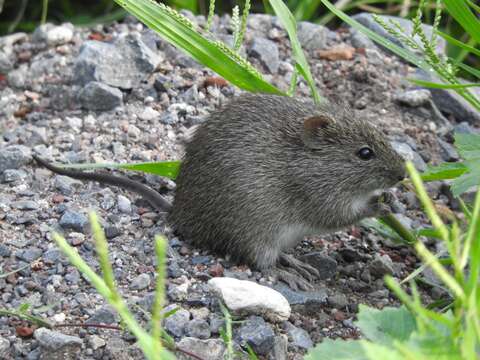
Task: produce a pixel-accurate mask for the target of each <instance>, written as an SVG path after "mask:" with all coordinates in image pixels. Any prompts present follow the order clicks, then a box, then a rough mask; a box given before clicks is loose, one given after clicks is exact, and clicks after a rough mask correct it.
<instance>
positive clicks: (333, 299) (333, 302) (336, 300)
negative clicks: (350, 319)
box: [327, 293, 348, 309]
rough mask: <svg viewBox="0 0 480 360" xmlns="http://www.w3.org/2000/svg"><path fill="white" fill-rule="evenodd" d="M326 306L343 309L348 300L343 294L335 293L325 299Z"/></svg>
mask: <svg viewBox="0 0 480 360" xmlns="http://www.w3.org/2000/svg"><path fill="white" fill-rule="evenodd" d="M327 301H328V305H330V306H331V307H332V308H335V309H343V308H345V307H346V306H347V305H348V300H347V297H346V296H345V294H341V293H336V294H334V295H332V296H329V297H328V298H327Z"/></svg>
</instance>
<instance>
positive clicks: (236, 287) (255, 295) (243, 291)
mask: <svg viewBox="0 0 480 360" xmlns="http://www.w3.org/2000/svg"><path fill="white" fill-rule="evenodd" d="M208 285H209V287H210V290H211V291H212V292H213V293H214V294H215V295H217V296H218V297H219V298H220V299H221V300H222V301H223V303H224V304H225V305H226V306H227V308H228V309H229V310H230V311H232V313H234V314H238V315H242V314H254V315H261V316H265V317H266V318H267V319H269V320H271V321H283V320H286V319H288V318H289V317H290V311H291V309H290V305H289V304H288V301H287V299H285V297H284V296H283V295H282V294H280V293H279V292H277V291H275V290H273V289H271V288H268V287H266V286H262V285H259V284H257V283H254V282H252V281H246V280H237V279H233V278H213V279H210V280H209V281H208Z"/></svg>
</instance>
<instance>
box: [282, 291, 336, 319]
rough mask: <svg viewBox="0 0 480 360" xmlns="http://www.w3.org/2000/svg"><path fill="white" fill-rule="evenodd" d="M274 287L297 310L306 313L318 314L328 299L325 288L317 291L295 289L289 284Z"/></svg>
mask: <svg viewBox="0 0 480 360" xmlns="http://www.w3.org/2000/svg"><path fill="white" fill-rule="evenodd" d="M274 289H275V290H277V291H278V292H280V293H281V294H282V295H283V296H285V298H286V299H287V300H288V302H289V304H290V305H291V306H292V307H293V308H294V309H295V310H296V311H299V312H302V313H305V314H316V313H318V312H319V311H320V310H321V309H322V308H323V307H324V306H325V303H326V301H327V292H326V291H325V289H319V290H315V291H293V290H292V289H290V287H288V286H287V285H283V284H277V285H275V286H274Z"/></svg>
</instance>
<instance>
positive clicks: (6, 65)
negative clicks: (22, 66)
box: [0, 51, 13, 74]
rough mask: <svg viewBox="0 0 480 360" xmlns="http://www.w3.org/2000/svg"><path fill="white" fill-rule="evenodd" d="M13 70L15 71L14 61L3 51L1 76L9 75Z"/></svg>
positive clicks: (0, 61)
mask: <svg viewBox="0 0 480 360" xmlns="http://www.w3.org/2000/svg"><path fill="white" fill-rule="evenodd" d="M11 70H13V61H12V60H11V58H10V57H9V56H8V55H7V54H5V53H4V52H3V51H2V52H0V74H8V72H9V71H11Z"/></svg>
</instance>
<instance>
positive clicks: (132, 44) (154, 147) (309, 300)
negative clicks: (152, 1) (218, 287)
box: [0, 14, 480, 359]
mask: <svg viewBox="0 0 480 360" xmlns="http://www.w3.org/2000/svg"><path fill="white" fill-rule="evenodd" d="M187 15H188V16H189V17H190V18H191V19H192V20H193V21H194V22H197V23H199V24H202V23H204V19H203V18H201V17H199V18H195V17H193V16H192V15H189V14H187ZM366 18H367V20H363V21H367V23H368V16H366ZM228 24H229V19H228V18H227V17H224V18H221V19H220V18H216V19H215V22H214V26H213V32H214V33H215V34H216V36H217V37H218V38H219V39H222V40H225V41H227V42H228V41H231V39H232V36H231V34H230V33H229V29H228ZM299 37H300V39H301V41H302V43H303V46H304V47H305V49H306V51H307V57H308V58H309V60H310V64H311V67H312V72H313V75H314V78H315V79H316V80H317V84H318V87H319V88H320V89H321V91H322V93H323V94H324V95H325V96H326V97H328V98H332V99H337V100H340V101H344V102H346V103H347V104H349V105H350V106H351V107H352V108H353V109H354V111H355V113H356V114H357V115H358V116H362V117H364V118H368V119H371V120H372V121H373V122H375V123H376V124H378V126H379V127H381V128H382V129H383V130H384V131H385V132H386V134H387V135H388V136H389V138H390V139H391V141H392V143H393V145H394V147H395V148H396V149H397V150H398V151H399V152H400V153H401V154H402V155H404V156H405V157H407V158H409V159H412V160H413V161H414V163H415V165H416V166H417V168H419V169H420V170H423V169H425V167H426V164H427V163H433V164H436V163H439V162H441V161H456V160H458V154H457V153H456V151H455V149H454V148H453V147H452V145H451V143H452V139H453V131H454V130H456V131H463V132H474V131H477V130H476V129H475V127H478V125H479V124H480V120H479V115H478V113H475V112H474V111H472V109H471V108H469V107H468V105H466V104H465V103H463V102H461V101H460V100H458V98H456V97H455V96H454V95H452V94H450V93H447V92H445V91H443V90H442V91H435V92H433V93H430V92H429V91H427V90H422V89H415V88H414V87H412V86H411V85H410V84H409V83H408V82H407V81H406V80H405V79H406V78H407V77H409V76H412V77H413V76H425V74H422V73H419V72H418V71H415V70H414V69H412V68H411V67H409V66H408V65H407V64H405V63H404V62H402V61H400V60H399V59H398V58H396V57H395V56H393V55H389V54H387V53H385V52H384V51H382V50H381V49H379V48H377V47H376V46H375V45H374V44H372V43H371V42H370V41H369V40H368V39H366V38H364V37H363V36H361V35H360V34H358V33H355V32H353V33H352V32H351V31H350V30H349V29H347V28H339V29H337V30H336V31H331V30H328V29H326V28H323V27H319V26H317V25H313V24H308V23H302V24H301V26H300V32H299ZM0 48H2V52H1V53H0V134H1V137H0V184H1V187H0V273H4V274H6V273H9V272H12V273H11V274H9V275H8V276H0V295H1V296H0V307H1V308H7V309H13V308H18V307H19V306H20V305H21V304H25V303H28V304H30V306H31V309H32V311H33V313H34V314H36V315H40V316H43V317H45V318H47V319H48V320H49V321H51V322H52V323H54V324H78V323H95V324H98V323H103V324H109V325H116V324H118V323H119V318H118V315H117V314H116V313H115V311H113V310H112V309H111V308H110V307H109V306H108V305H106V303H105V301H104V300H103V299H102V298H101V296H99V295H98V294H97V293H96V292H95V290H94V289H93V288H92V287H91V286H90V285H89V284H88V283H87V282H86V281H85V280H84V279H83V278H82V276H81V274H80V273H79V272H78V271H77V270H76V269H75V268H74V267H73V266H71V265H70V264H69V262H68V261H67V260H66V259H65V257H64V256H63V255H62V254H61V252H60V251H59V250H58V249H57V248H56V246H55V244H54V242H53V240H52V236H51V230H52V229H54V230H57V231H60V232H62V233H63V234H65V237H66V239H67V240H68V242H69V243H70V244H71V245H73V246H74V247H75V248H76V249H77V250H78V252H79V254H80V255H81V256H82V257H83V258H84V259H85V260H86V261H87V263H88V264H90V265H91V266H93V267H95V268H98V264H97V261H96V259H95V254H94V246H93V243H92V240H91V236H90V230H89V226H88V221H87V213H88V211H89V210H91V209H93V210H95V211H96V212H97V214H98V215H99V217H100V219H101V222H102V224H103V226H104V228H105V230H106V234H107V238H108V241H109V246H110V257H111V262H112V265H113V267H114V271H115V276H116V280H117V284H118V286H119V288H120V291H121V293H122V295H123V296H124V297H125V299H126V301H127V302H128V304H129V305H130V307H131V309H132V311H133V312H134V313H135V314H136V315H137V318H138V319H139V320H140V321H142V322H143V321H146V320H147V319H148V318H147V316H146V315H145V312H144V310H148V309H149V308H150V305H151V303H152V296H153V289H154V269H155V258H154V255H153V254H154V251H153V241H152V240H153V237H154V235H155V234H157V233H164V234H166V235H167V236H168V238H169V248H168V279H167V297H168V308H169V309H172V308H175V307H180V308H181V310H179V311H178V312H177V313H175V314H174V315H173V316H172V317H170V318H167V319H166V321H165V324H164V325H165V328H166V329H167V331H168V332H169V333H170V334H171V335H172V336H174V338H175V339H176V340H177V341H178V342H179V346H180V347H182V348H183V349H185V350H189V351H192V352H196V353H197V354H201V353H205V351H206V350H205V349H207V348H208V352H207V354H208V355H207V356H208V357H205V358H211V359H216V358H221V354H222V353H223V351H224V344H223V343H222V341H221V340H219V328H220V326H222V314H221V311H220V309H219V306H218V301H217V299H216V297H215V296H214V295H213V294H212V292H211V291H210V290H209V287H208V285H207V281H208V280H209V279H211V278H213V277H218V276H222V275H223V276H225V277H232V278H237V279H242V280H253V281H256V282H258V283H260V284H263V285H268V286H272V287H273V288H275V289H276V290H278V291H279V292H280V293H282V294H283V295H285V297H286V298H287V299H288V301H289V303H290V306H291V309H292V312H291V314H290V316H289V318H288V320H283V321H276V322H273V321H270V320H267V319H264V318H263V317H261V316H258V315H259V314H257V315H255V314H253V315H249V316H242V317H240V319H241V320H244V321H243V322H242V323H241V324H239V325H235V328H234V340H235V342H236V344H239V345H242V344H244V343H245V342H248V343H249V344H251V345H252V347H253V348H254V350H255V351H256V352H257V354H259V356H260V358H262V359H300V358H302V355H303V354H304V353H305V351H306V350H307V349H308V348H310V347H311V346H313V344H315V343H318V342H320V341H321V340H322V339H323V338H325V337H328V338H344V339H349V338H357V337H359V336H360V334H359V332H358V330H357V329H356V327H355V326H354V325H353V320H354V319H355V313H356V312H357V309H358V305H359V304H368V305H371V306H374V307H377V308H382V307H385V306H395V305H398V301H397V300H396V299H395V298H394V297H393V296H392V294H391V293H390V292H389V291H388V290H387V289H386V287H385V286H384V283H383V280H382V277H383V275H385V274H392V275H393V276H394V277H395V278H398V279H400V278H403V277H405V276H406V275H407V274H408V273H410V272H411V271H412V270H414V269H415V268H416V267H417V266H418V265H419V261H418V259H417V258H416V257H415V255H414V254H413V252H412V250H411V249H409V248H408V247H402V246H397V245H395V244H392V243H391V242H390V241H388V240H384V239H382V238H381V237H380V236H378V235H376V234H375V233H372V232H371V231H367V230H365V229H363V228H361V227H352V228H350V229H345V231H341V232H338V233H335V234H332V235H328V236H322V237H311V238H309V239H305V241H303V242H302V243H301V244H300V245H299V246H297V247H296V248H295V249H294V253H295V254H296V255H297V256H298V257H302V258H304V259H305V260H306V261H308V262H310V263H312V264H314V265H315V266H317V267H318V268H319V270H320V271H321V273H322V279H321V280H319V281H318V282H317V283H315V284H314V286H315V290H314V291H312V292H296V293H295V292H293V291H291V290H290V289H288V288H287V287H286V286H285V285H283V284H282V283H276V284H275V283H272V279H269V278H266V277H264V276H263V275H262V274H261V273H259V272H256V271H254V270H253V269H249V268H248V267H245V266H239V265H236V264H233V263H231V262H230V261H228V259H223V258H219V257H217V256H216V255H215V254H212V253H209V252H207V251H204V250H202V249H197V248H192V247H191V246H189V245H188V243H187V242H184V241H183V239H180V238H177V237H175V236H174V235H173V234H172V232H171V229H170V228H169V227H168V224H166V222H165V217H164V215H158V214H157V213H155V212H153V211H152V210H151V208H150V207H149V206H148V203H146V202H145V200H143V199H141V198H139V197H138V196H136V195H135V194H132V193H130V192H126V191H123V190H121V189H117V188H113V187H106V186H102V185H99V184H97V183H82V182H80V181H77V180H72V179H69V178H66V177H63V176H57V175H53V174H52V173H50V172H49V171H47V170H45V169H41V168H38V167H37V166H35V165H34V164H33V163H32V160H31V154H32V153H35V154H38V155H40V156H41V157H43V158H46V159H49V160H54V161H59V162H70V163H80V162H138V161H155V160H172V159H179V158H180V157H181V156H182V151H183V142H184V140H185V138H186V137H188V136H189V134H190V133H191V130H192V129H193V128H194V126H195V125H197V124H199V123H201V122H202V121H203V120H204V118H205V116H206V115H207V114H208V113H209V112H211V111H212V110H214V109H216V108H218V107H219V106H221V105H222V104H223V103H225V102H226V101H228V99H230V98H232V97H233V96H235V95H236V94H239V93H240V91H239V90H238V89H234V88H233V87H231V86H228V85H227V84H225V82H224V81H223V80H222V79H220V78H218V77H216V76H215V75H214V74H213V73H211V72H210V71H208V70H205V69H203V68H202V67H201V66H199V65H198V64H196V63H195V62H194V61H192V60H191V59H189V58H188V57H187V56H185V55H184V54H182V53H181V52H178V51H176V50H175V49H174V48H172V47H171V46H170V45H168V44H167V43H165V42H164V41H162V40H160V39H159V38H158V37H156V35H155V34H154V33H152V32H151V31H149V30H146V29H145V27H144V26H143V25H141V24H139V23H138V22H137V21H135V20H134V19H132V18H128V19H127V20H126V21H125V22H124V23H122V24H113V25H109V26H97V27H94V28H74V27H73V26H71V25H69V24H64V25H61V26H52V25H45V26H43V27H41V28H39V29H37V30H36V31H35V33H33V34H22V33H17V34H13V35H10V36H7V37H3V38H0ZM439 51H443V49H442V48H440V49H439ZM242 53H243V54H245V55H246V56H248V58H249V60H251V61H252V62H253V64H254V65H255V66H256V67H257V68H258V69H259V70H261V71H262V72H263V73H264V74H266V75H265V77H266V78H267V79H268V80H269V81H271V82H272V83H274V84H275V85H277V86H279V87H280V88H282V89H284V90H286V89H288V86H289V82H290V78H291V76H292V72H293V66H292V64H291V62H290V53H291V51H290V45H289V42H288V40H287V37H286V33H285V31H284V30H283V29H282V27H281V26H280V24H279V21H278V20H277V19H275V18H272V17H270V16H266V15H252V16H251V17H250V19H249V28H248V30H247V35H246V39H245V45H244V48H243V49H242ZM296 96H298V97H301V98H302V97H307V96H309V92H308V87H307V86H306V84H305V83H304V82H300V84H299V86H298V88H297V94H296ZM439 109H440V110H441V112H440V111H439ZM128 175H129V176H130V177H131V178H133V179H136V180H139V181H144V182H146V183H147V184H149V185H150V186H152V187H154V188H155V189H158V190H159V191H160V192H161V193H162V194H164V195H165V196H166V197H167V198H170V199H172V197H173V195H174V189H175V184H174V183H173V182H172V181H169V180H166V179H161V178H158V177H155V176H150V175H146V176H144V175H142V174H132V173H129V174H128ZM428 189H429V191H430V193H431V195H432V196H433V197H434V199H436V201H437V202H438V203H439V204H443V205H447V206H451V207H453V208H454V209H455V208H456V207H457V206H458V204H456V203H455V202H454V201H453V200H452V197H451V194H450V193H449V191H448V188H447V187H446V186H445V184H443V183H430V184H428ZM395 194H396V195H397V197H398V201H397V203H396V206H395V208H394V211H395V213H396V215H397V216H398V217H399V218H400V219H401V221H403V222H404V223H405V225H406V226H409V227H411V228H417V227H419V226H421V225H422V224H424V223H425V218H424V216H423V215H422V213H421V211H420V209H419V204H418V202H417V200H416V199H415V197H414V196H413V195H412V194H411V193H408V192H407V191H405V190H404V189H395ZM429 245H430V246H432V247H433V248H435V247H436V244H434V243H429ZM426 276H427V277H428V276H430V278H431V279H430V280H431V281H432V282H435V281H436V279H435V278H434V277H433V276H432V275H429V274H428V273H427V275H426ZM422 296H423V297H424V299H425V301H431V300H432V299H438V298H441V297H442V296H445V294H444V293H442V291H441V290H439V289H438V288H435V287H434V288H429V287H424V288H422ZM0 358H2V359H4V358H5V359H24V358H26V359H69V358H78V359H141V358H142V355H141V352H140V351H139V349H138V348H137V347H136V346H135V344H134V339H133V338H132V336H131V335H129V334H127V333H123V332H119V331H116V330H108V329H98V328H79V327H73V328H72V327H65V328H63V327H62V328H57V329H55V330H54V331H50V330H47V329H35V328H34V327H32V326H31V325H30V324H27V323H24V322H22V321H19V320H18V319H15V318H12V317H0ZM185 358H186V357H185Z"/></svg>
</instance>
